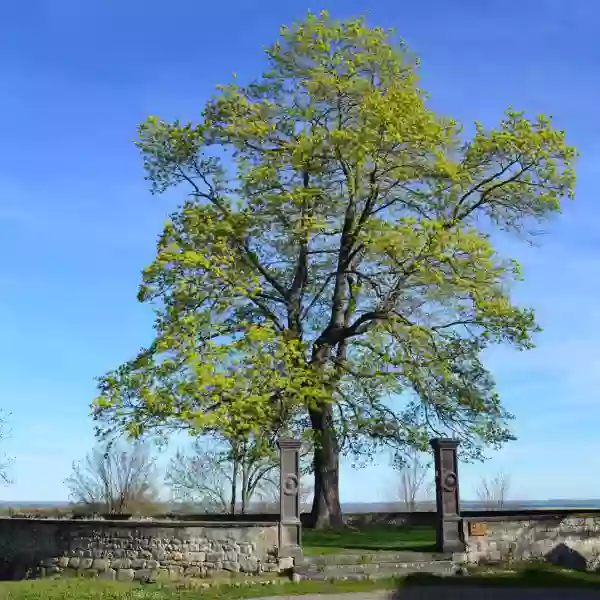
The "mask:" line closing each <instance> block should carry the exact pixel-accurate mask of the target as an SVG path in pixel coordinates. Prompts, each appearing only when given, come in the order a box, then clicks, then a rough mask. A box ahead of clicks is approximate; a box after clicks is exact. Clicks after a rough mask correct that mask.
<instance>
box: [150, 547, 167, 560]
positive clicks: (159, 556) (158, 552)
mask: <svg viewBox="0 0 600 600" xmlns="http://www.w3.org/2000/svg"><path fill="white" fill-rule="evenodd" d="M166 557H167V552H166V550H165V549H164V548H153V549H152V558H154V560H158V561H162V560H165V558H166Z"/></svg>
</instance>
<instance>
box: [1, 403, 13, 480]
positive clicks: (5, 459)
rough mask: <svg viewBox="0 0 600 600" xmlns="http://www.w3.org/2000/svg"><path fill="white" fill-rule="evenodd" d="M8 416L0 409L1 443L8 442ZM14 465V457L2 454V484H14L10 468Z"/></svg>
mask: <svg viewBox="0 0 600 600" xmlns="http://www.w3.org/2000/svg"><path fill="white" fill-rule="evenodd" d="M7 418H8V415H7V414H6V413H5V412H4V411H3V410H1V409H0V442H3V441H4V440H6V438H7V437H8V436H9V430H8V427H7ZM12 464H13V459H12V457H9V456H7V455H6V454H4V453H0V482H1V483H12V480H11V477H10V467H11V465H12Z"/></svg>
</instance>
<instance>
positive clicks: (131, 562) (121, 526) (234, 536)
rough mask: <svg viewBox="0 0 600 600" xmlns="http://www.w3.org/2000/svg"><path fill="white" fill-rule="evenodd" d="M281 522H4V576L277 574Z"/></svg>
mask: <svg viewBox="0 0 600 600" xmlns="http://www.w3.org/2000/svg"><path fill="white" fill-rule="evenodd" d="M277 545H278V526H277V524H274V523H259V522H255V523H201V522H175V521H170V522H169V521H160V522H159V521H103V520H89V521H88V520H67V519H15V518H12V519H11V518H1V519H0V578H2V579H22V578H24V577H38V576H44V575H54V574H61V573H62V574H65V575H86V576H92V577H93V576H98V577H102V578H107V579H117V580H122V581H132V580H139V581H144V580H152V579H155V578H157V577H164V578H169V579H180V578H182V577H206V576H210V575H211V574H214V573H216V572H219V571H231V572H242V573H248V574H257V573H260V572H265V571H268V572H274V571H278V570H279V567H280V564H279V562H278V560H277V558H276V554H277Z"/></svg>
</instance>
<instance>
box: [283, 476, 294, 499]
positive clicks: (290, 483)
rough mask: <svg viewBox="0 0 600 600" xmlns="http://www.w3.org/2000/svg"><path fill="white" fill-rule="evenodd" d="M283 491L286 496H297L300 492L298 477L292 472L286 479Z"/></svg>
mask: <svg viewBox="0 0 600 600" xmlns="http://www.w3.org/2000/svg"><path fill="white" fill-rule="evenodd" d="M282 491H283V493H284V494H285V495H286V496H295V495H296V494H297V493H298V478H297V477H296V475H294V474H293V473H290V474H289V475H288V476H287V477H286V478H285V479H284V480H283V485H282Z"/></svg>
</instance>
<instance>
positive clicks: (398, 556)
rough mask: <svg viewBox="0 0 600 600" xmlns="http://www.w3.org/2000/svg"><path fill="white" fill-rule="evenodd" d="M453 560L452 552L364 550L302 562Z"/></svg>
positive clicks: (302, 560)
mask: <svg viewBox="0 0 600 600" xmlns="http://www.w3.org/2000/svg"><path fill="white" fill-rule="evenodd" d="M448 560H452V554H443V553H434V552H410V551H406V552H363V553H352V554H350V553H348V554H326V555H323V556H304V557H303V558H302V559H301V564H311V565H318V566H324V565H362V564H367V563H402V562H410V563H417V562H426V563H429V562H432V561H448Z"/></svg>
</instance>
